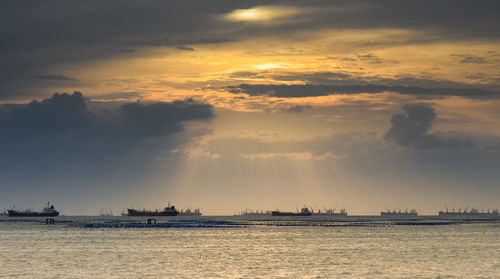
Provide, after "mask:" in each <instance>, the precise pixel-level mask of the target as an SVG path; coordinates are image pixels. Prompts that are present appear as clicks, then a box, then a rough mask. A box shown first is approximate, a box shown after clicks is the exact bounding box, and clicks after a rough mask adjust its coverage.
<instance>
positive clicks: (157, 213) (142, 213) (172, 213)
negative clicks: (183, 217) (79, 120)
mask: <svg viewBox="0 0 500 279" xmlns="http://www.w3.org/2000/svg"><path fill="white" fill-rule="evenodd" d="M178 214H179V212H178V211H139V210H135V209H130V208H129V209H128V214H127V216H136V217H137V216H145V217H161V216H177V215H178Z"/></svg>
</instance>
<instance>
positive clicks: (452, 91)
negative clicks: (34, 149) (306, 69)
mask: <svg viewBox="0 0 500 279" xmlns="http://www.w3.org/2000/svg"><path fill="white" fill-rule="evenodd" d="M227 89H228V90H229V92H232V93H246V94H249V95H252V96H259V95H269V96H274V97H282V98H297V97H315V96H326V95H334V94H361V93H380V92H385V91H390V92H397V93H400V94H409V95H417V96H422V97H442V96H462V97H467V98H498V97H499V96H500V93H499V92H495V91H490V90H486V89H479V88H421V87H410V86H387V85H379V84H362V85H360V84H348V85H313V84H306V85H282V84H279V85H272V84H240V85H239V86H228V87H227Z"/></svg>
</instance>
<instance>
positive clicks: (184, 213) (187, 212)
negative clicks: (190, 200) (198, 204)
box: [179, 208, 201, 216]
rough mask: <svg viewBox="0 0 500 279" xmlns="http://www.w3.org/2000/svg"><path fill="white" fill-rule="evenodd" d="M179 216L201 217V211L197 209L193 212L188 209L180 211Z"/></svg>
mask: <svg viewBox="0 0 500 279" xmlns="http://www.w3.org/2000/svg"><path fill="white" fill-rule="evenodd" d="M179 216H201V211H200V209H199V208H195V209H194V210H193V211H191V208H188V209H186V210H181V211H180V212H179Z"/></svg>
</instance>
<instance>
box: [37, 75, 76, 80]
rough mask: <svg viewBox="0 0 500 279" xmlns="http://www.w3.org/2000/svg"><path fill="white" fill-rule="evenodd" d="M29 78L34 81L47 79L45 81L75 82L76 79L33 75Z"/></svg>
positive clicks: (61, 76)
mask: <svg viewBox="0 0 500 279" xmlns="http://www.w3.org/2000/svg"><path fill="white" fill-rule="evenodd" d="M28 77H29V78H33V79H45V80H55V81H67V80H75V79H74V78H70V77H67V76H63V75H32V76H28Z"/></svg>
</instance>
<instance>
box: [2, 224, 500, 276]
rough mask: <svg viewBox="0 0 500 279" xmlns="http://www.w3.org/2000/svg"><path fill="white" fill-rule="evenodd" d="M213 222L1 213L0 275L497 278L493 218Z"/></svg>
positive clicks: (499, 256) (497, 237)
mask: <svg viewBox="0 0 500 279" xmlns="http://www.w3.org/2000/svg"><path fill="white" fill-rule="evenodd" d="M212 219H213V220H212ZM212 219H210V217H201V218H195V219H193V218H190V219H178V220H179V221H178V222H172V219H167V220H162V219H159V220H158V224H157V226H150V227H148V226H147V225H145V226H143V225H139V224H146V223H145V219H144V218H142V219H140V218H139V219H136V220H127V219H122V220H112V219H102V218H97V217H95V218H91V217H74V218H70V217H66V218H64V217H58V218H56V224H55V225H46V224H45V219H30V220H25V219H21V220H11V219H9V218H6V217H5V218H1V219H0V278H500V224H499V223H497V222H480V223H465V224H460V223H452V224H447V225H443V224H440V225H415V224H413V225H404V224H403V225H401V224H399V225H393V224H391V223H373V222H356V223H342V222H334V221H319V222H309V221H307V220H288V219H285V220H280V221H276V220H261V221H255V220H241V218H240V219H238V218H236V217H217V218H215V217H214V218H212ZM175 220H177V219H175ZM130 224H135V225H132V226H129V225H130ZM165 224H172V225H168V226H167V225H165ZM346 224H347V225H346Z"/></svg>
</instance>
